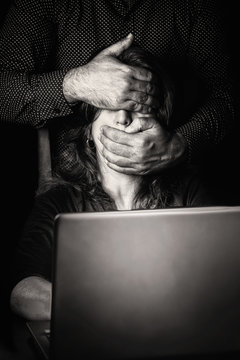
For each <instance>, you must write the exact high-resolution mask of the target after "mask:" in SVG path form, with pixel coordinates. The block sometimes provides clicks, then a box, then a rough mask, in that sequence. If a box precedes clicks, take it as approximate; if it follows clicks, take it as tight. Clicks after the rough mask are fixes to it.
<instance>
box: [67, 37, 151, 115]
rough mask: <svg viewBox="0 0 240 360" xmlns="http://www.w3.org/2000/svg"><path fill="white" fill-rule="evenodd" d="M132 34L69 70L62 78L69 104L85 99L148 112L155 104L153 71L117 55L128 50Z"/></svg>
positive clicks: (103, 105) (98, 104)
mask: <svg viewBox="0 0 240 360" xmlns="http://www.w3.org/2000/svg"><path fill="white" fill-rule="evenodd" d="M132 41H133V35H131V34H130V35H129V36H127V37H126V38H124V39H123V40H121V41H119V42H117V43H115V44H114V45H111V46H109V47H108V48H107V49H105V50H103V51H101V52H100V53H99V54H98V55H97V56H95V57H94V58H93V60H91V61H90V62H89V63H88V64H86V65H84V66H80V67H78V68H75V69H72V70H70V71H69V72H68V73H67V74H66V75H65V78H64V81H63V93H64V96H65V98H66V100H67V101H68V102H69V103H74V102H77V101H84V102H86V103H89V104H91V105H94V106H96V107H98V108H101V109H109V110H119V109H123V110H129V111H138V112H142V113H148V112H150V111H151V108H152V107H156V106H157V105H158V100H157V99H156V98H155V97H154V94H155V92H156V87H155V85H154V83H153V79H152V73H151V72H150V71H148V70H146V69H143V68H139V67H133V66H129V65H126V64H123V63H121V62H120V61H119V60H118V59H117V58H116V57H117V56H119V55H120V54H121V53H122V52H123V51H124V50H125V49H127V48H128V47H129V46H130V45H131V44H132Z"/></svg>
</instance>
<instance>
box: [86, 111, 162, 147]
mask: <svg viewBox="0 0 240 360" xmlns="http://www.w3.org/2000/svg"><path fill="white" fill-rule="evenodd" d="M154 117H155V116H154V115H153V114H142V113H137V112H130V111H126V110H117V111H112V110H102V111H101V112H100V113H99V115H98V117H97V118H96V120H94V122H93V123H92V138H93V141H94V143H95V146H96V149H97V150H98V149H99V148H101V146H102V144H101V142H100V140H99V137H100V134H101V128H102V127H103V126H104V125H107V126H111V127H113V128H115V129H118V130H121V131H125V132H127V133H131V134H133V133H138V132H140V131H142V127H143V121H147V118H151V120H153V118H154ZM155 120H156V119H155ZM156 121H157V120H156Z"/></svg>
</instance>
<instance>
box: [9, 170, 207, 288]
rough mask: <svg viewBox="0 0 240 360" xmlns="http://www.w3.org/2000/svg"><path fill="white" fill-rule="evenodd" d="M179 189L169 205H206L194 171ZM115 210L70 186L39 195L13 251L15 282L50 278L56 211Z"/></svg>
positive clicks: (113, 207)
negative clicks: (30, 278) (25, 279)
mask: <svg viewBox="0 0 240 360" xmlns="http://www.w3.org/2000/svg"><path fill="white" fill-rule="evenodd" d="M181 184H182V185H181V187H180V189H179V191H178V192H175V193H173V196H172V201H171V204H169V206H170V207H182V206H190V207H194V206H207V205H210V199H209V196H208V194H207V191H206V189H205V188H204V187H203V186H202V184H201V183H200V181H199V180H198V178H196V177H195V176H194V175H191V176H189V175H186V177H185V178H183V181H182V182H181ZM113 210H117V209H116V206H115V203H114V202H113V201H112V200H111V199H110V198H109V197H107V200H106V198H105V199H104V200H103V201H98V202H96V201H94V200H93V199H90V198H89V197H87V196H86V195H85V194H84V193H83V192H81V191H80V190H77V189H75V188H73V187H72V186H67V185H59V186H57V187H54V188H52V189H50V190H48V191H46V192H45V193H43V194H41V195H38V196H37V197H36V199H35V204H34V206H33V209H32V213H31V214H30V216H29V218H28V221H27V222H26V225H25V228H24V231H23V235H22V238H21V239H20V241H19V244H18V246H17V251H16V269H15V270H16V273H15V274H16V276H15V278H14V283H15V284H16V283H18V282H19V281H20V280H22V279H23V278H25V277H28V276H34V275H35V276H40V277H43V278H45V279H48V280H50V281H51V262H52V245H53V240H54V219H55V217H56V215H57V214H59V213H77V212H92V211H113Z"/></svg>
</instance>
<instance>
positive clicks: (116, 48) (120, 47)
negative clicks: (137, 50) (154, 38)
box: [99, 33, 133, 56]
mask: <svg viewBox="0 0 240 360" xmlns="http://www.w3.org/2000/svg"><path fill="white" fill-rule="evenodd" d="M132 42H133V34H131V33H130V34H128V36H126V37H125V38H124V39H122V40H120V41H118V42H117V43H115V44H113V45H110V46H109V47H107V48H106V49H104V50H103V51H101V52H100V54H99V55H104V56H106V55H111V56H119V55H120V54H121V53H122V52H123V51H124V50H126V49H128V48H129V47H130V46H131V44H132Z"/></svg>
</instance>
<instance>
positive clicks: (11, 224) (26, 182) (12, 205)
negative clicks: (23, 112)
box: [0, 0, 240, 340]
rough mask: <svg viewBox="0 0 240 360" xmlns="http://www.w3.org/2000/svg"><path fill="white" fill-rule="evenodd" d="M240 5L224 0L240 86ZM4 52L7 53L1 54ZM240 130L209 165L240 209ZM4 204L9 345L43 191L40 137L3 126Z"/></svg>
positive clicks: (4, 310) (2, 9)
mask: <svg viewBox="0 0 240 360" xmlns="http://www.w3.org/2000/svg"><path fill="white" fill-rule="evenodd" d="M10 2H11V0H1V3H0V14H1V18H0V21H1V22H2V21H3V19H4V16H5V13H6V11H7V9H8V7H9V6H10ZM237 3H238V2H237V1H234V0H221V2H219V4H220V5H221V7H222V10H223V14H224V16H225V26H226V32H227V35H228V44H229V51H230V53H231V55H232V67H233V71H234V73H235V76H236V79H237V82H239V55H238V44H239V39H238V33H239V32H238V23H239V15H238V11H237ZM0 51H1V49H0ZM239 130H240V126H239V125H238V124H236V129H235V131H234V134H233V135H231V138H228V139H226V141H225V142H224V143H223V144H222V145H221V146H220V147H219V148H218V149H217V150H216V152H214V153H211V154H209V157H208V160H207V169H208V176H210V179H211V182H210V184H211V186H212V190H213V191H214V192H218V191H220V192H221V193H222V195H223V198H224V199H225V201H226V203H228V204H230V205H231V204H233V205H238V204H240V189H239V184H240V174H239V170H238V169H239V167H240V166H239V165H240V161H239V154H240V151H239V150H238V146H239V143H240V141H239ZM0 166H1V173H0V179H1V184H0V191H1V194H0V199H1V205H0V206H1V210H2V211H1V214H2V215H1V255H2V256H1V265H2V269H1V274H2V281H1V285H0V286H1V288H2V289H1V290H2V291H1V304H0V309H1V313H0V318H1V321H2V323H3V324H5V325H4V326H1V328H2V329H3V328H4V329H5V330H4V334H3V336H2V339H3V340H8V337H7V338H6V334H8V330H10V325H9V316H10V311H9V307H8V298H9V290H10V281H9V278H10V275H9V274H11V269H12V264H13V258H12V253H13V249H14V246H15V244H16V241H17V239H18V238H19V235H20V233H21V230H22V226H23V223H24V221H25V219H26V217H27V214H28V212H29V211H30V208H31V206H32V202H33V198H34V192H35V189H36V186H37V133H36V131H35V130H33V129H31V128H28V127H20V126H18V127H17V126H13V125H9V124H6V123H4V122H2V121H0Z"/></svg>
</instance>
